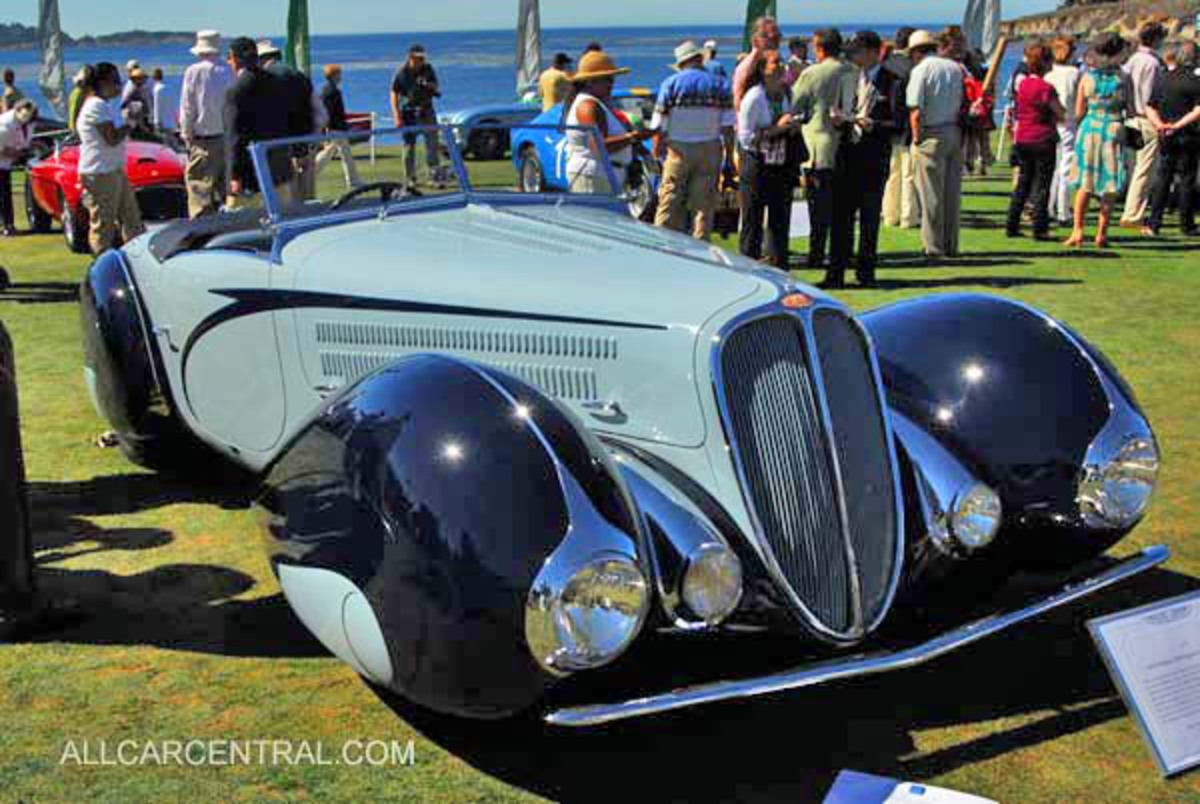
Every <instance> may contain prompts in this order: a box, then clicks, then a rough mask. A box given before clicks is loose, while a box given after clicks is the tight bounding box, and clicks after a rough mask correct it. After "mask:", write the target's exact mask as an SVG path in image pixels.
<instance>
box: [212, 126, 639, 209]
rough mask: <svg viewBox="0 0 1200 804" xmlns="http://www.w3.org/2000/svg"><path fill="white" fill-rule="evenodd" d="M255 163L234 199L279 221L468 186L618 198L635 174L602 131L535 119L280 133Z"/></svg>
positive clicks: (259, 149)
mask: <svg viewBox="0 0 1200 804" xmlns="http://www.w3.org/2000/svg"><path fill="white" fill-rule="evenodd" d="M462 143H467V147H466V148H464V147H463V145H462ZM480 143H484V144H486V145H487V147H482V146H481V145H480ZM251 161H252V162H253V166H254V175H253V177H252V180H251V181H248V182H243V186H242V188H241V193H240V194H239V195H238V196H237V197H236V199H235V200H236V204H237V206H239V207H242V208H254V207H262V208H265V209H266V211H267V212H268V214H269V215H270V217H271V219H272V220H274V221H277V222H278V221H287V220H297V219H302V218H310V217H315V216H320V215H329V214H336V213H342V212H352V211H355V210H363V209H372V208H373V209H380V208H382V207H384V206H385V205H387V206H388V207H389V208H390V206H391V205H399V204H407V203H411V202H413V201H414V200H416V199H427V198H431V197H433V198H436V197H439V196H449V195H456V194H463V193H475V194H483V193H486V194H496V193H526V194H553V193H564V192H571V193H577V194H591V195H604V196H609V197H612V196H616V195H619V194H622V193H624V192H626V190H627V188H626V187H625V184H626V183H627V182H626V174H627V173H628V172H629V171H628V170H627V169H625V170H621V171H620V172H619V173H612V170H613V168H612V164H611V162H610V160H609V159H608V157H607V154H606V153H605V152H604V149H603V147H602V145H601V144H600V143H599V139H598V137H597V136H596V134H595V131H594V129H584V128H581V127H578V126H559V125H539V124H536V123H529V124H526V125H523V126H516V127H514V126H502V125H489V124H480V125H474V126H470V127H469V129H468V128H467V127H466V126H419V127H410V128H402V129H376V130H370V129H364V130H362V131H360V132H356V131H351V132H344V133H338V134H325V135H320V136H313V137H303V138H292V139H286V140H274V141H270V142H265V143H258V144H255V145H253V146H252V147H251ZM623 167H624V166H623ZM609 176H611V180H608V179H606V178H605V177H609ZM598 179H600V180H598ZM614 187H615V188H616V189H615V190H614V189H613V188H614Z"/></svg>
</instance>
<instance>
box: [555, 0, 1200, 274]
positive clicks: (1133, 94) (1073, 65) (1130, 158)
mask: <svg viewBox="0 0 1200 804" xmlns="http://www.w3.org/2000/svg"><path fill="white" fill-rule="evenodd" d="M1165 39H1166V34H1165V29H1164V28H1163V26H1162V25H1161V24H1160V23H1153V22H1152V23H1148V24H1146V25H1145V26H1143V28H1142V29H1141V30H1140V32H1139V41H1138V44H1137V46H1136V47H1134V48H1131V47H1130V45H1129V43H1127V42H1126V41H1125V40H1123V39H1122V38H1121V37H1120V36H1119V35H1117V34H1113V33H1109V34H1103V35H1101V36H1100V37H1098V38H1097V39H1096V40H1095V41H1094V42H1092V43H1091V44H1090V46H1089V47H1088V48H1086V49H1085V51H1084V52H1083V53H1080V52H1079V48H1078V46H1077V43H1076V42H1075V40H1074V39H1073V38H1071V37H1058V38H1056V39H1054V40H1052V41H1043V40H1040V39H1031V40H1029V41H1028V42H1026V43H1025V47H1024V54H1023V60H1022V64H1021V67H1020V69H1018V70H1017V74H1016V75H1015V76H1014V78H1013V80H1012V81H1011V82H1010V84H1009V87H1008V88H1007V90H1006V93H1007V95H1008V98H1009V113H1008V114H1006V116H1005V124H1004V125H1005V131H1004V132H1003V136H1004V137H1005V138H1009V137H1011V140H1012V166H1013V168H1014V174H1015V177H1014V186H1013V193H1012V198H1011V203H1010V206H1009V212H1008V216H1007V222H1006V229H1007V234H1008V235H1009V236H1011V237H1020V236H1021V235H1022V230H1023V225H1024V222H1025V221H1026V220H1028V221H1029V222H1030V224H1031V228H1032V235H1033V237H1035V238H1037V239H1046V238H1049V237H1050V236H1051V227H1052V225H1053V224H1054V223H1058V224H1059V225H1064V226H1069V227H1070V228H1071V234H1070V236H1069V237H1068V238H1067V239H1066V241H1065V244H1066V245H1069V246H1072V247H1078V246H1080V245H1082V243H1083V240H1084V230H1085V223H1086V220H1087V214H1088V208H1089V205H1090V202H1091V201H1092V200H1093V199H1096V200H1098V201H1099V204H1100V212H1099V226H1098V232H1097V235H1096V238H1095V241H1094V242H1095V244H1096V245H1097V246H1100V247H1103V246H1106V245H1107V243H1108V227H1109V222H1110V219H1111V213H1112V210H1113V209H1114V207H1115V206H1116V204H1117V203H1118V202H1119V201H1120V200H1121V199H1122V198H1124V202H1125V206H1124V214H1123V216H1122V220H1121V223H1122V224H1123V225H1126V226H1135V227H1140V228H1141V230H1142V232H1143V233H1144V234H1146V235H1148V236H1157V235H1158V234H1159V231H1160V229H1161V226H1162V222H1163V215H1164V214H1165V212H1166V211H1167V210H1168V209H1169V208H1170V207H1171V205H1172V204H1174V205H1175V206H1176V207H1177V208H1178V210H1179V215H1180V222H1181V229H1182V231H1183V232H1184V233H1185V234H1187V235H1193V234H1196V228H1195V221H1194V214H1193V198H1194V194H1195V191H1196V185H1197V182H1198V181H1200V177H1198V176H1197V160H1198V159H1200V156H1198V154H1200V64H1198V63H1197V57H1196V44H1195V43H1193V42H1185V43H1181V44H1178V45H1171V46H1169V47H1167V48H1166V49H1165V51H1164V50H1163V45H1164V43H1165ZM751 41H752V44H753V46H752V49H751V50H750V52H749V53H746V54H742V55H741V56H740V57H739V58H738V61H737V65H736V68H735V69H734V72H733V76H732V78H731V79H727V78H726V70H725V67H724V66H723V65H722V64H721V63H720V61H719V60H718V59H717V58H716V43H715V42H708V43H706V45H705V46H704V47H701V46H699V45H697V44H696V43H695V42H693V41H687V42H684V43H682V44H681V45H679V47H678V48H677V49H676V52H675V63H674V65H673V66H674V69H675V73H674V74H673V75H671V76H670V77H669V78H668V79H667V80H666V81H665V82H664V83H663V85H662V86H661V88H660V89H659V91H658V95H657V103H656V109H655V114H654V118H653V120H652V121H651V123H650V125H649V127H648V128H645V129H639V128H636V127H631V126H630V124H629V123H628V121H627V120H625V119H623V118H622V117H621V115H620V114H618V113H616V112H615V111H614V110H613V109H612V108H611V96H612V90H613V86H614V81H615V79H616V78H617V76H619V75H621V74H622V73H623V72H627V71H626V70H623V69H622V68H619V67H618V66H617V65H616V64H615V63H614V61H613V59H612V58H611V57H610V56H609V55H608V54H606V53H604V52H603V50H602V49H600V48H599V47H596V48H594V49H591V50H590V52H588V53H586V54H585V55H584V57H583V58H582V59H581V60H580V64H579V68H578V70H577V71H575V72H574V73H572V72H571V71H570V68H571V64H572V62H571V60H570V58H569V57H568V56H566V54H559V56H558V57H557V58H556V60H555V63H554V65H553V66H552V67H551V68H550V69H549V70H547V71H546V73H545V74H544V75H543V77H542V82H541V86H542V92H543V96H544V102H545V108H547V109H549V108H552V107H553V106H554V105H555V104H556V103H560V102H561V103H563V104H564V106H563V122H564V123H565V124H567V125H582V126H593V125H594V126H596V127H597V128H599V130H600V132H601V138H600V141H599V142H597V141H596V140H595V139H594V138H592V137H590V136H588V135H587V134H586V132H578V131H571V132H568V135H567V153H568V164H567V172H568V178H569V180H570V181H571V186H572V188H573V189H576V190H578V191H582V192H594V191H596V190H597V189H607V188H606V187H604V186H601V185H599V184H598V180H597V176H598V169H597V165H598V164H599V152H600V151H601V150H602V149H603V150H606V151H607V152H608V155H609V158H610V161H611V162H612V164H613V167H614V173H615V175H616V178H617V180H618V181H623V180H624V179H625V176H626V171H627V169H628V167H629V162H630V159H631V154H632V150H633V149H634V148H636V147H637V146H638V144H639V143H640V142H641V141H643V140H646V139H651V138H652V139H653V140H654V148H653V150H654V154H655V156H657V157H658V159H659V160H660V161H661V164H662V182H661V186H660V188H659V198H658V205H659V206H658V210H657V214H656V216H655V222H656V224H657V225H659V226H663V227H667V228H671V229H676V230H679V231H684V232H691V233H692V234H693V235H694V236H695V237H697V238H702V239H706V238H707V237H708V236H709V233H710V231H711V228H712V226H711V225H712V216H713V213H714V210H715V209H717V208H718V206H719V204H720V203H721V199H722V197H723V194H724V193H728V192H731V191H734V188H736V192H737V195H738V206H739V209H740V216H741V222H740V236H739V249H740V251H741V252H742V253H743V254H745V255H746V256H748V257H751V258H753V259H758V260H762V261H764V262H767V263H769V264H772V265H775V266H777V267H780V268H787V267H789V266H790V261H789V257H790V255H789V242H790V240H791V211H792V204H793V199H794V198H795V197H796V195H797V193H798V191H801V192H802V194H803V196H804V199H805V201H806V203H807V208H808V216H809V224H810V235H809V238H808V255H807V263H806V264H807V267H809V268H813V269H824V270H825V280H824V282H823V284H824V285H825V286H826V287H831V288H840V287H844V285H845V281H846V280H845V276H846V272H847V271H848V270H849V269H850V268H851V267H853V268H854V270H855V273H856V276H857V279H858V281H859V283H860V284H863V285H871V284H873V283H874V281H875V270H876V266H877V263H878V250H879V232H880V228H881V226H883V225H887V226H895V227H900V228H919V229H920V233H921V242H922V250H923V252H924V255H925V257H926V258H927V260H928V261H929V262H930V263H931V264H936V263H937V262H938V261H940V260H943V259H946V258H953V257H955V256H957V255H958V253H959V249H960V231H959V230H960V225H961V219H962V211H961V209H962V192H963V178H964V176H965V175H967V174H969V173H971V172H975V171H978V172H979V173H980V174H986V172H987V169H988V168H989V166H990V165H991V164H992V163H993V162H994V156H993V153H992V135H993V132H994V130H995V129H996V125H995V122H994V111H993V110H994V106H995V93H994V86H993V84H994V82H993V80H992V79H993V77H994V75H995V72H994V71H993V70H990V69H989V65H988V64H987V63H986V58H985V57H984V55H983V54H982V53H979V52H978V51H976V52H972V51H970V50H969V49H968V47H967V42H966V37H965V36H964V34H963V32H962V30H961V29H960V28H958V27H956V26H951V27H948V28H946V29H945V30H943V31H941V32H939V33H937V34H934V33H931V32H929V31H924V30H913V29H911V28H901V29H900V30H899V31H897V33H896V36H895V38H894V40H892V41H891V42H885V41H884V40H883V39H882V37H880V36H879V34H877V33H876V32H874V31H870V30H864V31H859V32H857V33H855V34H854V35H853V36H852V37H849V38H846V37H844V36H843V35H842V33H841V32H840V31H839V30H837V29H836V28H826V29H822V30H820V31H817V32H816V33H815V34H814V35H813V36H812V38H811V40H806V39H803V38H793V39H790V40H787V41H786V48H787V50H786V53H785V52H784V51H783V46H784V42H785V39H784V36H783V34H782V32H781V30H780V27H779V25H778V23H777V21H776V20H775V19H773V18H771V17H764V18H762V19H759V20H758V21H757V22H756V23H755V25H754V29H753V35H752V39H751ZM810 52H811V55H812V59H811V60H810V58H809V56H810Z"/></svg>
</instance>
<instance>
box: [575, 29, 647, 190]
mask: <svg viewBox="0 0 1200 804" xmlns="http://www.w3.org/2000/svg"><path fill="white" fill-rule="evenodd" d="M628 72H629V68H628V67H618V66H617V65H616V64H615V63H614V62H613V60H612V57H611V56H609V55H608V54H607V53H605V52H604V51H602V50H599V51H592V52H590V53H587V54H585V55H584V56H583V57H582V58H581V59H580V60H579V70H578V71H577V72H576V73H575V75H573V76H572V77H571V83H572V84H573V85H574V86H573V88H572V91H571V93H570V94H569V95H568V96H567V99H566V100H565V101H564V102H563V110H564V111H563V114H564V117H563V124H564V125H566V126H571V127H572V128H570V129H568V130H567V136H566V140H567V148H566V150H567V186H568V188H569V189H570V191H571V192H574V193H611V192H619V191H620V189H621V188H622V187H623V186H624V185H625V174H626V171H627V170H628V168H629V163H630V161H631V160H632V159H633V145H634V143H636V142H638V141H639V140H642V139H645V138H646V137H647V136H649V135H648V133H646V132H643V131H631V130H630V129H629V128H628V127H627V126H626V125H625V124H624V123H623V122H621V119H620V118H619V117H617V115H616V114H615V113H614V112H613V110H612V108H611V103H612V90H613V85H614V84H615V83H616V78H617V76H618V75H624V74H626V73H628ZM593 126H594V127H595V128H596V129H598V130H599V131H600V136H601V138H602V140H603V143H604V145H603V147H604V150H605V151H606V152H607V153H608V159H609V161H610V162H611V163H612V167H613V172H614V173H615V174H616V178H617V182H618V186H617V187H615V188H613V187H609V186H608V182H609V179H608V175H607V173H606V172H605V170H604V168H603V167H602V165H603V160H602V159H601V155H600V143H598V142H596V138H595V136H594V135H593V133H592V131H591V130H590V129H591V128H592V127H593Z"/></svg>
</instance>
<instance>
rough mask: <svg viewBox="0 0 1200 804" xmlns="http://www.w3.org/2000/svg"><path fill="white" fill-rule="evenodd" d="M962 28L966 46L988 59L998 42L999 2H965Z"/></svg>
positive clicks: (981, 0) (972, 0)
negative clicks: (965, 10)
mask: <svg viewBox="0 0 1200 804" xmlns="http://www.w3.org/2000/svg"><path fill="white" fill-rule="evenodd" d="M962 27H963V32H964V33H965V34H966V35H967V45H968V46H969V47H970V48H971V49H972V50H981V51H983V54H984V55H985V56H988V57H989V58H990V57H991V55H992V52H993V51H994V50H995V49H996V43H997V42H998V41H1000V0H967V13H966V14H965V15H963V25H962Z"/></svg>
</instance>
